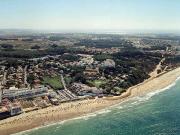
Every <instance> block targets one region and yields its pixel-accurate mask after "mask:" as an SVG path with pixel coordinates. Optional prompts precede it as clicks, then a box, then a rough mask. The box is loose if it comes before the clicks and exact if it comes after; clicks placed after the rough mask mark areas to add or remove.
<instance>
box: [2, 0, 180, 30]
mask: <svg viewBox="0 0 180 135" xmlns="http://www.w3.org/2000/svg"><path fill="white" fill-rule="evenodd" d="M0 29H34V30H69V31H75V30H79V31H81V30H82V31H86V30H87V31H88V30H90V31H95V30H116V31H118V30H152V31H153V30H154V31H155V30H162V31H180V0H0Z"/></svg>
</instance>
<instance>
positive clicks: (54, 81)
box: [42, 76, 63, 90]
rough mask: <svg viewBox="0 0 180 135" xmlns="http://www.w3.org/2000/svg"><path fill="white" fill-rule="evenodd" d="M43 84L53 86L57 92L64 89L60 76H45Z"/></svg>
mask: <svg viewBox="0 0 180 135" xmlns="http://www.w3.org/2000/svg"><path fill="white" fill-rule="evenodd" d="M42 83H43V84H45V85H49V86H51V87H52V88H53V89H55V90H58V89H63V85H62V82H61V78H60V76H55V77H50V76H45V77H43V81H42Z"/></svg>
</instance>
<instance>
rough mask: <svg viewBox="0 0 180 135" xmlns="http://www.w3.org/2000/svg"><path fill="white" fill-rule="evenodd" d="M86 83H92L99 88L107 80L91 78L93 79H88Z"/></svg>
mask: <svg viewBox="0 0 180 135" xmlns="http://www.w3.org/2000/svg"><path fill="white" fill-rule="evenodd" d="M88 83H90V84H92V85H94V86H95V87H97V88H99V86H100V85H101V84H105V83H107V80H93V81H88Z"/></svg>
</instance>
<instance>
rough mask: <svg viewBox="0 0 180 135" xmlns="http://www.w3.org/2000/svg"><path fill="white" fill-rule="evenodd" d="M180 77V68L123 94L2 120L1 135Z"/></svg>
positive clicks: (97, 107)
mask: <svg viewBox="0 0 180 135" xmlns="http://www.w3.org/2000/svg"><path fill="white" fill-rule="evenodd" d="M178 77H180V68H177V69H174V70H172V71H169V72H167V73H165V74H162V75H159V76H157V77H151V78H150V79H148V80H145V81H144V82H143V83H141V84H138V85H136V86H133V87H131V88H129V89H128V90H127V92H125V93H123V94H122V95H121V96H117V97H108V98H100V99H98V98H97V99H88V100H82V101H74V102H69V103H63V104H61V105H59V106H54V107H48V108H45V109H41V110H37V111H33V112H29V113H24V114H21V115H18V116H15V117H11V118H8V119H5V120H1V121H0V135H9V134H12V133H17V132H21V131H25V130H29V129H32V128H35V127H39V126H43V125H48V124H50V123H55V122H59V121H63V120H67V119H71V118H75V117H78V116H83V115H85V114H88V113H92V112H95V111H98V110H101V109H103V108H106V107H109V106H111V105H114V104H117V103H120V102H122V101H124V100H126V99H128V98H131V97H135V96H143V95H145V94H147V93H149V92H153V91H156V90H159V89H163V88H165V87H167V86H169V85H170V84H172V83H173V82H174V81H175V80H176V79H177V78H178Z"/></svg>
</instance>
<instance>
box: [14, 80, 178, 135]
mask: <svg viewBox="0 0 180 135" xmlns="http://www.w3.org/2000/svg"><path fill="white" fill-rule="evenodd" d="M17 135H180V79H178V80H176V81H175V82H174V83H173V84H171V85H170V86H168V87H166V88H165V89H161V90H157V91H155V92H152V93H148V94H147V95H144V96H142V97H135V98H132V99H129V100H127V101H125V102H123V103H120V104H117V105H115V106H112V107H108V108H106V109H104V110H101V111H98V112H95V113H91V114H88V115H85V116H82V117H78V118H75V119H71V120H66V121H62V122H59V123H56V124H51V125H48V126H44V127H40V128H36V129H32V130H29V131H25V132H21V133H18V134H17Z"/></svg>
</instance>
